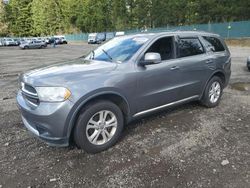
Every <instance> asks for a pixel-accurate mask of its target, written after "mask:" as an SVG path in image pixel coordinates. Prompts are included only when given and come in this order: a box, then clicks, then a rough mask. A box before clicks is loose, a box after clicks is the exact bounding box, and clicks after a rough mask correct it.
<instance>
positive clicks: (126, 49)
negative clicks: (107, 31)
mask: <svg viewBox="0 0 250 188" xmlns="http://www.w3.org/2000/svg"><path fill="white" fill-rule="evenodd" d="M147 41H148V38H144V37H117V38H114V39H112V40H110V41H109V42H107V43H105V44H103V45H102V46H100V47H99V48H97V49H96V50H94V51H92V52H91V53H90V54H89V55H88V56H87V57H86V59H95V60H100V61H111V58H112V60H114V61H120V62H123V61H127V60H129V59H130V58H131V57H132V56H133V55H134V54H135V53H136V52H137V51H138V50H139V49H140V48H141V47H142V45H143V44H144V43H145V42H147Z"/></svg>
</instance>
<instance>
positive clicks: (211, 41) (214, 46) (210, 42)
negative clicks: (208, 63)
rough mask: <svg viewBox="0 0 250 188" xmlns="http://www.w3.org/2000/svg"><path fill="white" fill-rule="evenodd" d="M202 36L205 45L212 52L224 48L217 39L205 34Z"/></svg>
mask: <svg viewBox="0 0 250 188" xmlns="http://www.w3.org/2000/svg"><path fill="white" fill-rule="evenodd" d="M203 38H204V40H205V41H206V45H207V47H208V48H210V49H211V50H212V51H213V52H221V51H224V50H225V48H224V46H223V45H222V44H221V41H220V40H219V39H217V38H214V37H205V36H204V37H203Z"/></svg>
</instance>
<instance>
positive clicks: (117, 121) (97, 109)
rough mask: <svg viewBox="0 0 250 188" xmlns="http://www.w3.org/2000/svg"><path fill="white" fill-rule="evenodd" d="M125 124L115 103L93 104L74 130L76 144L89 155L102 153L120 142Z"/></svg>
mask: <svg viewBox="0 0 250 188" xmlns="http://www.w3.org/2000/svg"><path fill="white" fill-rule="evenodd" d="M123 124H124V121H123V114H122V112H121V110H120V108H119V107H118V106H116V105H115V104H114V103H112V102H109V101H97V102H95V103H91V104H89V105H87V106H86V107H85V108H84V109H83V110H82V111H81V113H80V115H79V118H78V120H77V123H76V127H75V129H74V140H75V143H76V145H77V146H78V147H79V148H81V149H84V150H85V151H86V152H88V153H97V152H101V151H103V150H106V149H108V148H109V147H111V146H113V145H114V144H115V143H116V142H117V141H118V139H119V137H120V135H121V132H122V130H123Z"/></svg>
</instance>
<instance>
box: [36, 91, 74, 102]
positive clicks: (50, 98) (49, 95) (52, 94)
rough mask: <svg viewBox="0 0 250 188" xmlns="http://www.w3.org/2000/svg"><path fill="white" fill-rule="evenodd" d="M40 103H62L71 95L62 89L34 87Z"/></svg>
mask: <svg viewBox="0 0 250 188" xmlns="http://www.w3.org/2000/svg"><path fill="white" fill-rule="evenodd" d="M36 91H37V94H38V97H39V100H40V101H44V102H62V101H65V100H67V99H68V98H69V97H70V95H71V93H70V91H69V90H68V89H67V88H64V87H36Z"/></svg>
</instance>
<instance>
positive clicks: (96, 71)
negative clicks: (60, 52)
mask: <svg viewBox="0 0 250 188" xmlns="http://www.w3.org/2000/svg"><path fill="white" fill-rule="evenodd" d="M116 66H117V64H116V63H112V62H105V61H94V60H85V59H83V58H79V59H76V60H71V61H68V62H64V63H58V64H55V65H52V66H48V67H44V68H39V69H35V70H31V71H29V72H27V73H25V74H23V75H22V78H21V79H22V80H23V81H24V82H26V83H29V84H31V85H33V86H50V85H53V86H58V85H65V84H67V83H69V82H70V83H71V84H72V82H74V81H79V79H81V80H84V79H87V78H89V77H93V76H98V75H102V74H107V73H109V72H110V71H112V70H113V69H115V68H116Z"/></svg>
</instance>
